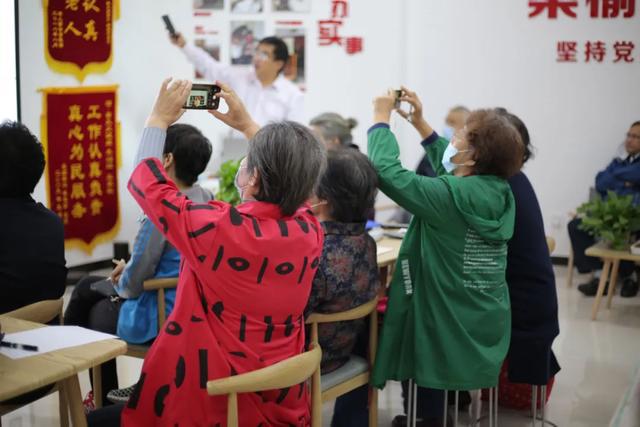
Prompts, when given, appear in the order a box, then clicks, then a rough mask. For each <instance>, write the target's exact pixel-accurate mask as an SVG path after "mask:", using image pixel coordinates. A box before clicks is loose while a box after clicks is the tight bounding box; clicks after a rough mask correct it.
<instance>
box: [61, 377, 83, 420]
mask: <svg viewBox="0 0 640 427" xmlns="http://www.w3.org/2000/svg"><path fill="white" fill-rule="evenodd" d="M63 383H64V385H63V389H64V392H65V393H66V395H67V402H69V413H70V414H71V424H72V425H73V426H74V427H86V426H87V416H86V415H85V414H84V407H83V406H82V395H81V393H80V382H79V381H78V375H72V376H70V377H69V378H67V379H65V380H64V381H63Z"/></svg>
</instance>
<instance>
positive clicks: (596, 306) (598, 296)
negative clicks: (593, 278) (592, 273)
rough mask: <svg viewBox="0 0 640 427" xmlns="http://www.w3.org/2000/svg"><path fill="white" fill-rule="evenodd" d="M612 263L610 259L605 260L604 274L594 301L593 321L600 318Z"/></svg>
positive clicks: (601, 276)
mask: <svg viewBox="0 0 640 427" xmlns="http://www.w3.org/2000/svg"><path fill="white" fill-rule="evenodd" d="M611 264H612V261H611V260H610V259H605V260H604V266H603V267H602V274H601V275H600V283H599V284H598V292H597V293H596V298H595V300H594V301H593V307H592V309H591V320H596V317H598V309H599V308H600V301H601V300H602V294H604V288H605V286H606V284H607V279H608V278H609V272H610V271H611Z"/></svg>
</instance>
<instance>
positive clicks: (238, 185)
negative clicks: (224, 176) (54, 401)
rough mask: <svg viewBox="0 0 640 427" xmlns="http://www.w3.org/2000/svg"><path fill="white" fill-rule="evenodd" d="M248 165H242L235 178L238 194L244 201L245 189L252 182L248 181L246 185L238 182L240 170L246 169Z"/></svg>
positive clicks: (234, 182)
mask: <svg viewBox="0 0 640 427" xmlns="http://www.w3.org/2000/svg"><path fill="white" fill-rule="evenodd" d="M246 167H247V166H246V165H240V167H239V168H238V170H237V171H236V177H235V178H234V179H233V184H234V185H235V186H236V190H237V191H238V195H239V196H240V200H242V201H244V200H245V198H244V196H243V193H244V189H245V188H247V187H249V186H250V185H251V183H250V182H247V183H246V184H245V185H240V183H239V182H238V177H239V176H240V171H241V170H242V169H245V168H246Z"/></svg>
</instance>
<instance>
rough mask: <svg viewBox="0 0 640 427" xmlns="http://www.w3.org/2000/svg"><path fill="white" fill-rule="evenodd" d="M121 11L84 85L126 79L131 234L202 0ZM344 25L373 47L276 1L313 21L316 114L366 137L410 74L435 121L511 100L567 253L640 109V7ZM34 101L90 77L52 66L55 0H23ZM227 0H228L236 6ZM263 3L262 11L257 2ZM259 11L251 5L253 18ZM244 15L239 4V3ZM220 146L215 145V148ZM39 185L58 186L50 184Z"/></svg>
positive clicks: (406, 137)
mask: <svg viewBox="0 0 640 427" xmlns="http://www.w3.org/2000/svg"><path fill="white" fill-rule="evenodd" d="M121 3H122V4H121V13H120V19H119V20H118V21H116V22H115V31H114V40H115V57H114V63H113V67H112V68H111V70H110V71H109V72H108V73H107V74H105V75H95V74H92V75H89V76H88V77H87V78H86V80H85V81H84V83H83V85H94V84H111V83H116V84H119V85H120V91H119V96H120V98H119V99H120V103H119V120H120V121H121V123H122V138H121V142H122V148H123V156H122V158H123V167H122V169H121V170H120V174H119V179H120V194H121V206H122V228H121V232H120V234H119V236H118V237H117V239H118V240H132V239H133V236H134V234H135V231H136V229H137V225H136V222H135V220H136V218H137V216H138V215H139V213H140V211H139V209H138V208H137V206H136V205H135V204H134V202H133V200H132V199H131V198H130V196H129V195H128V193H127V192H126V190H125V186H124V184H125V183H126V180H127V178H128V176H129V174H130V172H131V163H132V161H133V156H134V154H135V150H136V146H137V141H138V137H139V135H140V132H141V129H142V126H143V123H144V120H145V117H146V114H147V113H148V111H149V108H150V106H151V104H152V102H153V99H154V96H155V93H156V91H157V87H158V85H159V82H160V81H161V80H162V79H163V78H164V77H166V76H177V77H183V78H190V77H191V76H192V70H191V67H190V65H189V64H188V63H187V61H186V60H185V59H184V57H183V56H182V54H181V53H180V52H179V51H178V50H177V49H175V48H173V47H172V46H171V45H170V44H169V43H168V41H167V39H166V36H165V32H164V28H163V24H162V21H161V20H160V15H162V14H165V13H167V14H169V15H170V16H171V17H172V20H173V22H174V25H175V26H176V27H177V28H178V29H179V30H181V31H183V32H184V33H185V35H187V36H188V37H189V38H193V34H192V31H193V22H194V21H193V17H192V10H191V2H190V0H179V1H178V0H154V1H152V0H145V1H126V0H122V1H121ZM349 3H350V7H351V9H350V17H349V19H348V20H347V23H346V24H345V26H344V27H343V28H342V29H341V32H342V33H343V34H344V35H356V36H362V37H364V52H363V53H361V54H359V55H354V56H349V55H346V54H345V52H344V51H343V50H341V49H339V48H335V47H330V48H321V47H318V46H317V33H318V28H317V25H318V24H317V21H318V19H326V18H328V17H329V15H330V12H329V10H330V4H331V2H330V0H314V1H313V10H312V12H311V13H310V14H302V15H289V14H282V13H265V14H263V17H264V19H265V21H266V24H267V25H266V33H267V34H269V33H271V32H273V31H274V28H275V26H274V22H275V20H277V19H289V18H295V19H301V20H303V21H304V23H305V27H306V28H307V55H306V56H307V88H308V89H307V95H306V115H307V118H310V117H312V116H313V115H315V114H318V113H321V112H324V111H330V110H332V111H337V112H339V113H341V114H344V115H347V116H353V117H355V118H356V119H358V121H359V122H360V126H359V127H358V128H357V129H356V132H355V140H356V142H357V143H358V144H359V145H360V146H361V147H362V148H363V149H366V148H365V147H366V129H367V127H368V126H369V125H370V124H371V122H370V120H371V119H370V117H371V113H370V112H371V99H372V98H373V97H374V96H375V95H376V94H378V93H380V92H382V91H383V90H385V89H387V88H389V87H396V86H398V85H399V84H400V83H401V82H405V83H406V84H407V85H408V86H410V87H412V88H414V89H415V90H416V91H417V92H418V94H419V95H420V96H421V97H422V99H423V103H424V104H425V114H426V115H427V117H428V119H429V120H430V121H431V122H432V125H433V126H434V127H435V128H436V129H440V128H441V127H442V124H443V123H444V116H445V114H446V111H447V109H448V108H449V107H450V106H452V105H454V104H465V105H467V106H469V107H471V108H480V107H494V106H504V107H506V108H508V109H510V110H511V111H513V112H514V113H516V114H518V115H519V116H520V117H521V118H522V119H523V120H524V121H525V123H526V124H527V126H528V127H529V130H530V132H531V136H532V140H533V144H534V145H535V147H536V157H535V158H534V159H533V160H531V161H530V162H529V163H528V164H527V166H526V169H525V171H526V173H527V174H528V176H529V177H530V179H531V181H532V182H533V185H534V187H535V189H536V191H537V194H538V198H539V200H540V204H541V206H542V210H543V214H544V219H545V224H546V228H547V234H550V235H552V236H554V237H555V238H556V240H557V241H558V248H557V250H556V254H557V255H566V254H567V253H568V240H567V238H566V231H565V224H566V221H567V214H568V212H570V211H572V210H573V209H575V207H576V206H577V205H578V204H580V203H581V202H582V201H584V200H585V199H586V197H587V194H588V188H589V187H590V186H592V185H593V179H594V175H595V173H596V172H597V171H598V170H600V169H602V168H603V167H604V165H605V164H607V163H608V162H609V161H610V160H611V158H612V157H613V155H614V154H615V152H616V150H617V148H618V146H619V144H620V143H621V142H622V140H623V135H624V133H625V132H626V130H627V127H628V125H629V124H630V123H631V122H632V121H634V120H638V119H639V118H640V97H639V96H638V95H639V92H638V84H637V78H638V75H639V74H638V71H640V55H639V54H640V26H639V25H638V20H639V19H640V12H636V14H637V15H638V16H636V17H635V18H634V19H631V20H622V19H616V20H610V21H606V20H592V19H590V18H589V17H588V15H587V8H586V6H585V4H584V2H582V1H581V2H579V3H580V8H579V18H578V19H576V20H569V19H567V18H562V17H561V18H560V19H558V20H557V21H555V22H554V21H550V20H548V19H546V18H544V17H538V18H536V19H529V18H528V7H527V3H526V2H522V1H513V0H485V1H482V2H478V1H476V0H456V1H451V0H429V1H428V2H427V1H424V0H403V1H394V2H388V1H384V0H351V1H350V2H349ZM20 6H21V7H20V23H21V28H20V41H21V57H22V64H23V65H22V75H21V83H22V85H21V88H22V109H23V111H22V113H23V120H24V122H25V123H26V124H27V125H28V126H29V127H30V128H31V129H32V130H33V131H35V132H37V133H38V134H39V131H40V129H39V116H40V112H41V96H40V94H38V93H37V92H36V89H37V88H39V87H43V86H66V85H68V86H77V85H79V83H78V82H77V81H76V80H75V78H74V77H72V76H67V75H60V74H56V73H53V72H52V71H51V70H50V69H49V68H48V67H47V65H46V63H45V61H44V55H43V30H42V27H41V24H38V25H32V24H33V23H41V22H42V20H43V18H42V2H41V1H40V0H24V1H21V2H20ZM228 7H229V6H228V5H227V9H228ZM217 16H218V17H217V18H216V19H219V20H220V22H222V24H221V25H222V30H223V31H222V32H221V39H222V40H221V41H222V43H223V54H222V58H223V60H224V59H227V58H228V55H227V52H226V44H227V43H228V36H227V33H228V25H229V24H228V20H229V19H228V18H230V17H231V15H229V14H228V12H226V11H225V12H223V13H221V14H218V15H217ZM258 16H261V15H258ZM251 17H256V15H249V16H247V18H251ZM234 19H235V16H234ZM560 40H578V41H580V42H581V43H583V42H584V41H586V40H604V41H607V42H608V43H611V42H613V41H615V40H632V41H634V42H635V43H636V55H635V57H636V62H635V63H634V64H630V65H626V64H611V63H610V61H607V62H608V63H606V64H584V63H583V62H582V61H581V62H579V63H577V64H558V63H557V62H556V52H555V47H556V42H557V41H560ZM182 120H183V121H185V122H189V123H193V124H195V125H196V126H199V127H200V128H202V129H203V130H204V131H205V133H206V134H207V135H209V136H210V138H211V140H212V142H214V145H215V148H214V153H219V149H220V145H219V140H220V138H221V136H222V135H223V133H224V128H223V127H221V126H220V125H219V124H217V123H215V122H213V119H211V118H210V117H209V116H208V115H207V114H206V113H203V112H188V113H187V114H185V116H184V118H183V119H182ZM392 126H393V127H394V128H395V130H396V131H397V134H398V137H399V139H400V141H401V145H402V146H403V147H402V159H403V161H404V162H405V165H406V166H407V167H411V168H413V167H414V166H415V165H416V163H417V161H418V159H419V157H420V156H421V154H422V153H421V148H420V146H419V144H418V138H417V135H416V134H415V133H414V132H413V131H412V129H410V128H409V127H408V126H407V124H406V123H405V122H404V121H403V120H400V119H395V120H394V122H393V123H392ZM214 155H216V154H214ZM35 196H36V198H37V199H39V200H42V201H44V200H45V198H46V197H45V194H44V184H43V183H41V184H40V185H39V187H38V188H37V191H36V194H35ZM110 255H111V246H110V245H101V246H99V247H98V248H97V249H96V250H95V251H94V253H93V254H92V256H90V257H89V256H86V255H85V254H84V253H82V252H77V251H69V252H68V253H67V260H68V263H69V265H75V264H79V263H83V262H88V261H90V260H93V259H103V258H106V257H109V256H110Z"/></svg>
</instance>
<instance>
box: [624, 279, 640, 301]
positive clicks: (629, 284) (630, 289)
mask: <svg viewBox="0 0 640 427" xmlns="http://www.w3.org/2000/svg"><path fill="white" fill-rule="evenodd" d="M639 288H640V284H638V282H637V281H635V280H633V279H632V278H631V277H627V278H626V279H624V281H623V282H622V289H620V296H621V297H623V298H631V297H635V296H636V295H638V289H639Z"/></svg>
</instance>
